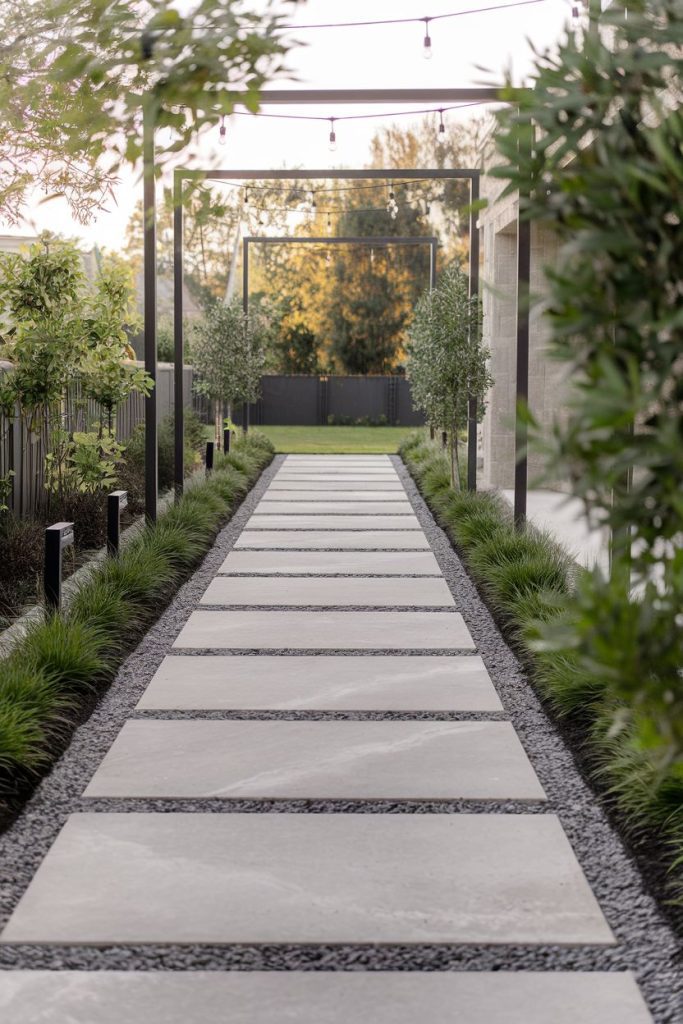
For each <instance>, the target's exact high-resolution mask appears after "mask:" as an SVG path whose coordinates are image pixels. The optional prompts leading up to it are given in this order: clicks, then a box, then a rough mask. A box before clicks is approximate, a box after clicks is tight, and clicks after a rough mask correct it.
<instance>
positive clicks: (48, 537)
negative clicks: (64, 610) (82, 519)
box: [43, 523, 74, 611]
mask: <svg viewBox="0 0 683 1024" xmlns="http://www.w3.org/2000/svg"><path fill="white" fill-rule="evenodd" d="M73 542H74V524H73V523H55V524H54V526H48V527H47V529H46V530H45V565H44V570H43V591H44V594H45V604H46V606H47V607H48V608H52V609H53V610H55V611H58V610H59V606H60V604H61V602H62V551H63V550H64V548H69V547H72V546H73Z"/></svg>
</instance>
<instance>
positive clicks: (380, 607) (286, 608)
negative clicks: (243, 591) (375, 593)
mask: <svg viewBox="0 0 683 1024" xmlns="http://www.w3.org/2000/svg"><path fill="white" fill-rule="evenodd" d="M197 611H202V612H317V613H319V612H321V611H322V612H449V613H452V614H454V615H455V614H456V613H457V608H454V607H453V606H452V605H448V604H442V605H424V604H401V605H395V604H322V605H321V604H201V605H199V607H198V609H197Z"/></svg>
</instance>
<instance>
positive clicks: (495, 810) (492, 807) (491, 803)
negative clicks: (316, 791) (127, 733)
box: [72, 797, 548, 814]
mask: <svg viewBox="0 0 683 1024" xmlns="http://www.w3.org/2000/svg"><path fill="white" fill-rule="evenodd" d="M73 811H88V812H92V811H102V812H106V813H109V814H131V813H133V812H134V811H147V812H152V811H154V812H155V813H156V814H170V813H172V812H173V811H176V812H178V811H180V812H181V813H183V814H263V813H265V812H267V813H269V814H547V813H548V806H547V804H546V803H544V802H543V801H538V800H529V801H528V802H527V801H525V800H463V799H462V798H461V799H458V800H414V799H413V800H399V799H394V800H389V799H367V800H365V799H358V800H350V799H344V800H340V799H327V798H325V799H323V798H322V797H321V798H318V799H314V798H309V799H298V800H284V799H282V798H280V797H277V798H276V797H263V798H261V797H259V798H258V799H256V798H254V799H247V798H246V797H244V798H239V799H238V798H234V799H228V800H220V799H217V798H208V797H197V798H193V797H182V798H181V797H176V798H174V797H171V798H169V799H165V798H162V797H93V798H92V799H89V798H87V797H83V799H82V800H81V801H80V802H78V803H77V804H76V805H75V806H74V807H73V809H72V813H73Z"/></svg>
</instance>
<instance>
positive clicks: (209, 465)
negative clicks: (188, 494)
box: [205, 441, 214, 473]
mask: <svg viewBox="0 0 683 1024" xmlns="http://www.w3.org/2000/svg"><path fill="white" fill-rule="evenodd" d="M213 449H214V442H213V441H207V442H206V456H205V465H206V472H207V473H210V472H211V470H212V469H213Z"/></svg>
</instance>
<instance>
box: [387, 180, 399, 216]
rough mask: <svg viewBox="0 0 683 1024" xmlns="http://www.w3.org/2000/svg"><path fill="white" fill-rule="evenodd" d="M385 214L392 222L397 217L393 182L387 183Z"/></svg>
mask: <svg viewBox="0 0 683 1024" xmlns="http://www.w3.org/2000/svg"><path fill="white" fill-rule="evenodd" d="M387 213H388V214H389V216H390V217H391V219H392V220H396V218H397V216H398V203H397V202H396V193H395V192H394V183H393V181H392V182H390V183H389V201H388V202H387Z"/></svg>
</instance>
